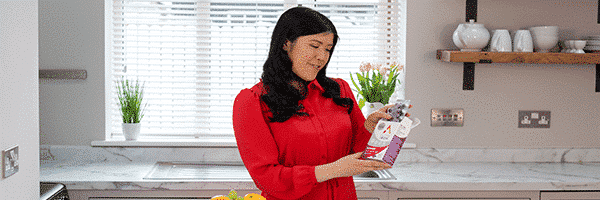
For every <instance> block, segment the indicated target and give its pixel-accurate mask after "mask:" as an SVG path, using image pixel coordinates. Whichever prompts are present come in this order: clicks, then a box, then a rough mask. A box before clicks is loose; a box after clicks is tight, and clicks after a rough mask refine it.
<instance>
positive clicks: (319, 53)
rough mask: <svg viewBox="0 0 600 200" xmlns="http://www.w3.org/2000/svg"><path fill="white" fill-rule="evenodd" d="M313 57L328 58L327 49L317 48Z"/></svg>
mask: <svg viewBox="0 0 600 200" xmlns="http://www.w3.org/2000/svg"><path fill="white" fill-rule="evenodd" d="M315 58H317V59H318V60H325V59H328V58H329V54H328V52H327V50H318V51H317V52H316V55H315Z"/></svg>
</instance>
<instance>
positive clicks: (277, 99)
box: [261, 7, 354, 122]
mask: <svg viewBox="0 0 600 200" xmlns="http://www.w3.org/2000/svg"><path fill="white" fill-rule="evenodd" d="M319 33H332V34H333V35H334V36H333V46H332V48H331V53H330V55H329V58H330V59H331V55H332V54H333V50H334V48H335V45H336V44H337V40H338V35H337V30H336V29H335V26H334V25H333V23H332V22H331V21H330V20H329V19H328V18H327V17H325V16H324V15H323V14H321V13H319V12H317V11H315V10H313V9H310V8H306V7H295V8H291V9H289V10H287V11H285V12H284V13H283V14H282V15H281V16H280V17H279V20H278V21H277V24H276V25H275V28H274V30H273V35H272V36H271V46H270V49H269V56H268V58H267V60H266V61H265V64H264V65H263V73H262V76H261V79H262V82H263V87H264V89H265V90H266V93H265V94H264V95H262V96H261V100H262V101H264V102H265V103H266V105H267V106H268V107H269V109H270V111H271V113H273V117H270V120H271V122H284V121H287V120H288V119H289V118H290V117H292V116H293V115H298V116H308V113H305V112H301V111H300V110H302V109H303V108H304V107H303V106H302V105H300V104H298V102H299V101H300V100H303V99H305V98H306V92H307V89H306V87H307V85H308V82H307V81H304V80H303V79H302V78H300V77H299V76H298V75H296V74H295V73H294V72H293V71H292V61H291V60H290V58H289V57H288V54H287V52H286V51H284V50H283V45H284V44H285V42H286V41H290V42H294V41H296V39H297V38H298V37H300V36H305V35H314V34H319ZM328 64H329V60H328V61H327V63H326V64H325V66H324V67H323V69H321V70H320V71H319V73H318V74H317V77H316V80H317V81H318V82H319V84H320V85H321V86H322V87H323V88H324V89H325V92H323V94H322V96H324V97H326V98H332V99H333V102H334V103H335V104H337V105H339V106H343V107H346V108H347V109H348V114H350V112H352V107H353V103H354V102H353V101H352V99H350V98H341V97H340V86H339V84H338V83H337V82H336V81H335V80H333V79H330V78H327V77H326V76H325V71H326V69H327V65H328ZM291 83H296V84H294V85H296V86H293V85H292V84H291ZM298 86H300V89H298V88H297V87H298Z"/></svg>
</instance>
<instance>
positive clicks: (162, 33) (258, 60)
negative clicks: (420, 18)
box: [105, 0, 406, 141]
mask: <svg viewBox="0 0 600 200" xmlns="http://www.w3.org/2000/svg"><path fill="white" fill-rule="evenodd" d="M403 1H404V0H403ZM403 1H400V2H397V1H396V0H327V1H325V0H323V1H321V0H255V1H251V2H246V1H242V2H239V1H234V0H165V1H161V0H106V4H105V7H106V8H107V9H108V10H107V13H108V14H107V16H106V19H107V22H106V24H107V27H106V32H105V33H106V38H107V41H106V48H107V51H106V56H107V59H106V60H107V63H106V95H107V103H106V116H107V117H106V119H107V121H106V123H107V130H106V140H107V141H111V140H123V136H122V131H121V118H120V112H119V109H118V106H117V98H116V89H115V88H114V87H115V83H116V80H117V79H118V78H120V77H126V78H129V79H134V80H135V79H139V80H140V81H143V82H145V89H144V90H145V93H144V99H145V101H146V102H147V103H148V106H147V107H146V112H145V115H144V118H143V119H142V129H141V134H142V135H141V137H142V138H147V139H148V138H153V139H161V138H167V137H168V138H181V139H186V138H188V139H193V138H205V137H229V138H231V137H232V136H233V129H232V126H231V111H232V107H233V100H234V98H235V96H236V95H237V94H238V93H239V91H240V90H241V89H243V88H250V87H252V86H253V85H254V84H256V83H258V82H259V78H260V75H261V73H262V65H263V63H264V61H265V60H266V57H267V54H268V47H269V43H270V37H271V33H272V30H273V28H274V26H275V24H276V23H277V20H278V18H279V15H280V14H281V13H283V11H285V10H287V9H289V8H291V7H295V6H298V5H301V6H305V7H310V8H313V9H315V10H317V11H319V12H321V13H323V14H324V15H326V16H327V17H328V18H330V19H331V20H332V21H333V23H334V24H335V25H336V28H337V30H338V34H339V36H340V40H339V41H338V44H337V46H336V51H335V52H334V54H333V57H332V58H331V61H330V63H329V66H328V69H327V73H328V74H327V75H328V76H329V77H336V78H343V79H345V80H346V81H348V82H349V83H350V85H352V83H351V81H350V76H349V73H350V72H352V73H354V72H358V67H359V65H360V64H361V62H377V63H390V62H397V63H400V64H402V63H404V43H405V42H404V29H405V28H403V27H404V25H403V24H405V23H404V20H403V19H405V17H402V16H403V15H405V14H404V13H405V12H404V10H403V8H405V7H406V6H405V5H404V4H405V3H404V2H403ZM402 77H403V75H402ZM401 80H403V78H401ZM402 82H404V81H402ZM402 86H403V85H402ZM399 88H400V89H399V95H400V96H403V89H401V88H402V87H399Z"/></svg>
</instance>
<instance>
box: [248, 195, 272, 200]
mask: <svg viewBox="0 0 600 200" xmlns="http://www.w3.org/2000/svg"><path fill="white" fill-rule="evenodd" d="M244 200H267V198H265V197H263V196H262V195H260V194H255V193H248V194H246V196H244Z"/></svg>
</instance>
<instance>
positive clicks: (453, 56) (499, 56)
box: [437, 49, 600, 64]
mask: <svg viewBox="0 0 600 200" xmlns="http://www.w3.org/2000/svg"><path fill="white" fill-rule="evenodd" d="M437 59H439V60H441V61H444V62H469V63H537V64H600V53H585V54H579V53H537V52H534V53H522V52H518V53H517V52H508V53H500V52H461V51H460V50H443V49H440V50H438V51H437Z"/></svg>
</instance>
